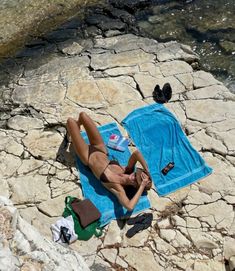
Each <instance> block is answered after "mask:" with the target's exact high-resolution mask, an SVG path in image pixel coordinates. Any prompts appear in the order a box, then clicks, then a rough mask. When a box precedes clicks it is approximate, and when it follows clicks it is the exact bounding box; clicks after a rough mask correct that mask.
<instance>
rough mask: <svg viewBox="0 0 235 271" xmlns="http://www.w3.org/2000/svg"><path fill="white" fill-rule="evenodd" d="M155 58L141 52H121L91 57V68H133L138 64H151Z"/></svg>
mask: <svg viewBox="0 0 235 271" xmlns="http://www.w3.org/2000/svg"><path fill="white" fill-rule="evenodd" d="M154 59H155V56H154V55H152V54H148V53H145V52H144V51H142V50H134V51H129V52H121V53H118V54H111V53H107V54H101V55H93V56H92V58H91V67H92V68H93V69H94V70H105V69H107V68H109V69H110V68H115V67H119V66H122V67H127V66H135V65H137V64H139V63H145V62H152V61H154Z"/></svg>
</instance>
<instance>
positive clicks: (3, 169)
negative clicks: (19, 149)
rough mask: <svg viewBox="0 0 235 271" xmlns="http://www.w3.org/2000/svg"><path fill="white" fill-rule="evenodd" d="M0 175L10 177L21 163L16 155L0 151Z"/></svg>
mask: <svg viewBox="0 0 235 271" xmlns="http://www.w3.org/2000/svg"><path fill="white" fill-rule="evenodd" d="M0 161H1V163H0V176H1V177H10V176H12V175H13V174H14V173H15V172H16V171H17V169H18V168H19V167H20V165H21V163H22V162H21V159H20V158H19V157H17V156H14V155H11V154H8V153H6V152H3V151H2V152H0Z"/></svg>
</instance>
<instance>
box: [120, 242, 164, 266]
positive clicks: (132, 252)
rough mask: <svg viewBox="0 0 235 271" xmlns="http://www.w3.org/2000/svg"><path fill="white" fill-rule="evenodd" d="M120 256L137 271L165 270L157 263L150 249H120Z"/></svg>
mask: <svg viewBox="0 0 235 271" xmlns="http://www.w3.org/2000/svg"><path fill="white" fill-rule="evenodd" d="M119 255H120V256H121V257H123V259H124V260H125V261H127V262H128V263H129V266H131V267H133V268H135V269H136V270H137V271H141V270H145V269H146V270H149V271H155V270H159V271H161V270H163V268H161V266H160V265H159V264H158V263H157V262H156V261H155V259H154V255H153V253H152V252H151V251H149V250H148V249H138V248H134V247H133V248H131V247H130V248H120V249H119Z"/></svg>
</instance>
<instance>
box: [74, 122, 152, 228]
mask: <svg viewBox="0 0 235 271" xmlns="http://www.w3.org/2000/svg"><path fill="white" fill-rule="evenodd" d="M98 129H99V131H100V133H101V136H102V138H103V140H104V142H105V144H106V145H107V143H108V140H109V137H110V135H111V134H117V135H121V133H120V131H119V129H118V127H117V125H116V124H115V123H110V124H107V125H103V126H100V127H98ZM81 134H82V136H83V138H84V139H85V141H86V142H87V143H89V141H88V138H87V135H86V133H85V132H82V133H81ZM107 150H108V152H109V159H110V160H118V162H119V164H120V165H124V166H126V165H127V162H128V159H129V157H130V151H129V149H128V148H126V150H125V151H124V152H120V151H118V150H114V149H110V148H107ZM76 162H77V168H78V170H79V172H80V181H81V185H82V192H83V195H84V197H85V198H88V199H90V200H91V201H92V202H93V204H94V205H95V206H96V207H97V208H98V209H99V211H100V213H101V219H100V221H101V226H104V225H106V224H108V223H109V222H110V221H111V220H113V219H117V218H122V217H125V216H130V215H131V214H135V213H138V212H140V211H142V210H145V209H147V208H149V207H150V202H149V200H148V197H147V195H146V193H145V194H143V195H142V196H141V197H140V199H139V201H138V203H137V205H136V206H135V208H134V210H133V211H132V212H130V211H127V210H126V209H125V208H124V207H123V206H122V205H121V204H120V203H119V201H118V199H117V198H116V196H114V195H113V194H112V193H111V192H109V191H108V190H107V189H106V188H105V187H104V186H103V185H102V184H101V181H100V180H98V179H97V178H96V177H95V176H94V175H93V173H92V172H91V171H90V169H89V168H88V167H87V166H85V165H84V164H83V163H82V162H81V161H80V159H79V158H78V157H77V156H76ZM128 192H129V194H130V196H133V193H134V192H135V191H133V190H132V191H131V190H130V189H129V190H128Z"/></svg>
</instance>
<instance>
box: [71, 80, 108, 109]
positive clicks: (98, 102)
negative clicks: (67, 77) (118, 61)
mask: <svg viewBox="0 0 235 271" xmlns="http://www.w3.org/2000/svg"><path fill="white" fill-rule="evenodd" d="M66 96H67V98H68V99H69V100H71V101H73V102H74V103H76V104H78V105H81V106H85V107H90V108H99V107H104V106H105V105H106V101H105V99H104V97H103V96H102V93H101V92H100V90H99V88H98V86H97V82H96V81H92V80H77V81H74V82H73V83H72V84H71V85H69V86H68V90H67V94H66Z"/></svg>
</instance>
